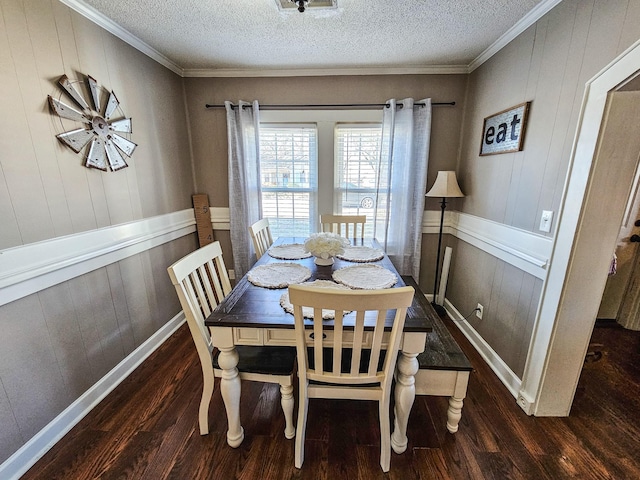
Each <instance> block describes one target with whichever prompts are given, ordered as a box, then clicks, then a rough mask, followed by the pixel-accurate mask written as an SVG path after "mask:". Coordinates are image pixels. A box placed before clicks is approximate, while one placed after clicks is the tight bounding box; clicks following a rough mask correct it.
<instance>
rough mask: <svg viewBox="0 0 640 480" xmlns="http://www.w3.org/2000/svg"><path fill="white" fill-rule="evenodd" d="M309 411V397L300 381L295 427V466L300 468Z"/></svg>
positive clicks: (305, 387)
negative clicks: (296, 423) (296, 424)
mask: <svg viewBox="0 0 640 480" xmlns="http://www.w3.org/2000/svg"><path fill="white" fill-rule="evenodd" d="M308 412H309V397H308V396H307V386H306V385H303V382H300V396H299V398H298V426H297V428H296V452H295V466H296V468H302V463H303V462H304V437H305V434H306V430H307V413H308Z"/></svg>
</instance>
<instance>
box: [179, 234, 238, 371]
mask: <svg viewBox="0 0 640 480" xmlns="http://www.w3.org/2000/svg"><path fill="white" fill-rule="evenodd" d="M167 271H168V272H169V277H171V282H172V283H173V285H174V286H175V288H176V292H177V293H178V298H179V299H180V305H181V306H182V309H183V311H184V315H185V317H186V318H187V324H188V325H189V330H190V331H191V336H192V337H193V341H194V342H195V344H196V349H197V350H198V355H199V356H200V361H201V362H203V363H205V362H206V363H207V364H211V352H212V351H213V347H212V345H211V336H210V335H209V329H208V328H207V327H206V326H205V325H204V321H205V319H206V318H207V317H208V316H209V315H210V314H211V312H212V311H213V310H214V309H215V308H216V307H217V306H218V304H219V303H220V302H221V301H222V299H223V298H224V297H226V296H227V295H228V294H229V292H230V291H231V282H230V281H229V275H228V273H227V269H226V268H225V265H224V260H223V258H222V248H221V247H220V242H217V241H216V242H213V243H210V244H209V245H206V246H204V247H202V248H199V249H198V250H196V251H195V252H192V253H190V254H189V255H187V256H186V257H184V258H182V259H180V260H178V261H177V262H176V263H174V264H173V265H171V266H170V267H169V268H168V269H167Z"/></svg>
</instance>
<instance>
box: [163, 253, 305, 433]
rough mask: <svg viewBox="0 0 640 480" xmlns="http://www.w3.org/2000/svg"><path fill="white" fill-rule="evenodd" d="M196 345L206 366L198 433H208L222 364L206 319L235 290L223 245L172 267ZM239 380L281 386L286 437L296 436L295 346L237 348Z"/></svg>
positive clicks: (192, 255) (170, 271)
mask: <svg viewBox="0 0 640 480" xmlns="http://www.w3.org/2000/svg"><path fill="white" fill-rule="evenodd" d="M167 270H168V272H169V276H170V277H171V281H172V283H173V285H174V286H175V288H176V292H177V293H178V298H179V299H180V304H181V305H182V309H183V311H184V315H185V317H186V318H187V324H188V325H189V330H190V332H191V336H192V337H193V342H194V343H195V346H196V350H197V351H198V356H199V358H200V366H201V367H202V379H203V387H202V399H201V400H200V410H199V415H198V417H199V423H200V435H207V434H208V433H209V403H210V401H211V396H212V395H213V389H214V377H221V376H222V369H220V367H219V365H218V354H219V351H218V349H216V348H214V347H213V345H212V343H211V335H210V334H209V329H208V328H207V327H206V326H205V324H204V321H205V319H206V318H207V317H208V316H209V314H211V312H212V311H213V310H214V309H215V307H216V306H217V305H218V304H219V303H220V301H221V300H222V299H223V298H224V297H225V296H227V295H228V294H229V292H230V291H231V283H230V282H229V276H228V274H227V270H226V267H225V264H224V260H223V258H222V249H221V248H220V242H214V243H211V244H209V245H206V246H204V247H202V248H200V249H198V250H196V251H195V252H192V253H190V254H189V255H187V256H185V257H184V258H182V259H181V260H178V261H177V262H175V263H174V264H173V265H171V266H170V267H169V268H168V269H167ZM236 350H237V352H238V355H239V362H238V371H239V376H240V379H242V380H253V381H258V382H267V383H278V384H280V394H281V403H282V410H283V412H284V418H285V430H284V434H285V437H286V438H293V437H294V436H295V427H294V426H293V407H294V399H293V376H294V373H295V360H296V349H295V348H294V347H261V346H237V347H236Z"/></svg>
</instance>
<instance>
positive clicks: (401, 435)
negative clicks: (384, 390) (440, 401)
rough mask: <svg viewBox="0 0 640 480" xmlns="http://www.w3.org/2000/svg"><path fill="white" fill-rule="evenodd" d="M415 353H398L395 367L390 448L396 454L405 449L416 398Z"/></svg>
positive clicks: (416, 370) (416, 365)
mask: <svg viewBox="0 0 640 480" xmlns="http://www.w3.org/2000/svg"><path fill="white" fill-rule="evenodd" d="M417 356H418V354H417V353H406V352H400V353H399V355H398V364H397V367H396V390H395V409H394V412H395V419H394V422H393V434H391V447H392V448H393V451H394V452H396V453H402V452H404V451H405V450H406V449H407V443H408V439H407V425H408V423H409V413H410V412H411V407H412V406H413V401H414V400H415V397H416V388H415V383H416V379H415V375H416V373H417V372H418V368H419V365H418V360H417V358H416V357H417Z"/></svg>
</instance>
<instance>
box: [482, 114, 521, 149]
mask: <svg viewBox="0 0 640 480" xmlns="http://www.w3.org/2000/svg"><path fill="white" fill-rule="evenodd" d="M521 122H522V120H521V119H520V118H518V114H517V113H516V114H514V115H513V118H512V119H511V123H510V124H509V126H510V127H511V133H510V134H509V140H515V141H517V140H518V137H519V135H520V129H519V128H518V130H517V131H516V127H517V126H518V124H520V123H521ZM507 130H508V128H507V124H506V123H501V124H500V125H498V133H497V134H496V129H495V128H494V127H493V126H491V127H489V128H487V131H486V132H485V133H484V143H485V144H487V145H491V144H492V143H493V142H494V138H495V142H496V143H502V142H504V141H506V140H507Z"/></svg>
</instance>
